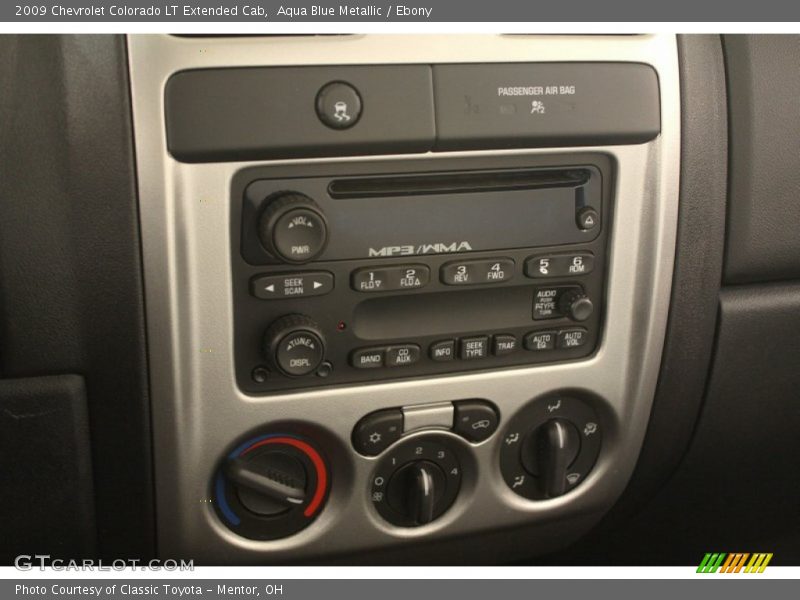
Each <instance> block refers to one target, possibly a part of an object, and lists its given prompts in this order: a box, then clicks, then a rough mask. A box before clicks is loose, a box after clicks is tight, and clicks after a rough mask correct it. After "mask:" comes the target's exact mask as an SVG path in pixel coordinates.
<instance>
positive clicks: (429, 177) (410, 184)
mask: <svg viewBox="0 0 800 600" xmlns="http://www.w3.org/2000/svg"><path fill="white" fill-rule="evenodd" d="M590 176H591V173H590V172H589V170H588V169H552V170H551V169H545V170H543V169H525V170H513V171H478V172H458V173H456V172H454V173H431V174H426V175H389V176H381V177H359V178H347V179H334V180H333V181H331V182H330V184H329V185H328V193H329V194H330V196H331V198H335V199H352V198H385V197H391V196H417V195H434V194H450V193H465V192H470V193H476V192H502V191H513V190H526V189H537V188H564V187H567V188H569V187H579V186H581V185H584V184H585V183H586V182H587V181H588V180H589V177H590Z"/></svg>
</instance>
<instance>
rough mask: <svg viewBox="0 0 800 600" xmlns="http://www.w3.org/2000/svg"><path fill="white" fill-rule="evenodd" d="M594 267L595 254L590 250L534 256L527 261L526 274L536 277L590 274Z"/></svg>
mask: <svg viewBox="0 0 800 600" xmlns="http://www.w3.org/2000/svg"><path fill="white" fill-rule="evenodd" d="M592 269H594V255H592V254H590V253H588V252H575V253H572V254H550V255H545V256H533V257H531V258H529V259H528V260H526V261H525V275H526V276H528V277H532V278H535V279H540V278H545V277H575V276H578V275H588V274H589V273H591V272H592Z"/></svg>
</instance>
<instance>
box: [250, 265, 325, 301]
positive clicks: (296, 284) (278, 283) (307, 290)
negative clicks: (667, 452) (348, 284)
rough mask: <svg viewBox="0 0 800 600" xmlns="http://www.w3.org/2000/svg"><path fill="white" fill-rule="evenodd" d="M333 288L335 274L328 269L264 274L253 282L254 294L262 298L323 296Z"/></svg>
mask: <svg viewBox="0 0 800 600" xmlns="http://www.w3.org/2000/svg"><path fill="white" fill-rule="evenodd" d="M332 290H333V274H332V273H328V272H326V271H315V272H303V273H283V274H280V275H262V276H259V277H255V278H253V280H252V282H251V291H252V293H253V295H254V296H255V297H256V298H261V299H262V300H272V299H279V298H307V297H309V296H323V295H325V294H328V293H330V292H331V291H332Z"/></svg>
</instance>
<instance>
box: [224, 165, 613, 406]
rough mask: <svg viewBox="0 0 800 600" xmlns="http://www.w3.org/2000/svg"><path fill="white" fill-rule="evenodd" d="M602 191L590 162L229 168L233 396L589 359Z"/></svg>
mask: <svg viewBox="0 0 800 600" xmlns="http://www.w3.org/2000/svg"><path fill="white" fill-rule="evenodd" d="M612 181H613V165H612V161H611V160H610V159H609V157H608V156H607V155H604V154H599V153H591V154H580V153H576V154H572V155H568V156H564V155H556V156H552V157H542V156H537V157H524V156H516V155H514V156H498V157H491V158H462V159H458V160H455V159H421V160H415V161H408V160H406V161H402V163H400V162H391V161H385V162H368V163H367V162H365V163H358V162H346V163H341V164H338V165H331V164H325V165H315V164H307V165H292V166H278V165H276V166H270V167H263V168H261V167H258V168H252V169H247V170H243V171H240V172H239V173H237V175H236V176H235V177H234V178H233V183H232V202H231V210H232V219H231V223H232V228H233V229H232V232H231V240H232V245H233V248H232V250H233V251H232V253H231V255H232V260H233V265H232V272H233V292H234V294H233V297H234V310H235V314H234V320H235V362H236V376H237V382H238V385H239V387H240V388H241V389H242V390H244V391H246V392H250V393H269V392H278V391H287V390H293V389H303V388H312V387H319V386H328V385H339V384H347V383H355V382H378V381H384V380H391V379H398V378H406V377H420V376H427V375H439V374H444V373H457V372H464V371H473V370H483V369H498V368H505V367H515V366H523V365H531V364H539V363H551V362H556V361H565V360H574V359H579V358H584V357H586V356H589V355H591V354H593V352H594V351H595V349H596V347H597V344H598V342H599V339H600V328H601V324H602V315H603V312H604V310H603V309H604V281H605V270H606V242H607V237H608V231H609V229H610V223H611V213H612V206H611V202H610V198H612V197H613V194H612V190H611V182H612ZM420 223H422V225H420ZM298 232H299V233H298ZM292 253H295V254H296V255H293V254H292ZM312 256H313V258H311V257H312ZM489 307H490V308H491V310H488V308H489Z"/></svg>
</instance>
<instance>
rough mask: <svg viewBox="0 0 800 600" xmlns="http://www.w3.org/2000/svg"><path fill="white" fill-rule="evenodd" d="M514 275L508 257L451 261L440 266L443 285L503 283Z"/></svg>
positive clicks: (512, 265)
mask: <svg viewBox="0 0 800 600" xmlns="http://www.w3.org/2000/svg"><path fill="white" fill-rule="evenodd" d="M513 277H514V261H513V260H512V259H510V258H490V259H481V260H464V261H459V262H451V263H447V264H446V265H443V266H442V271H441V279H442V283H444V284H445V285H479V284H482V283H503V282H504V281H509V280H510V279H512V278H513Z"/></svg>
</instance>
